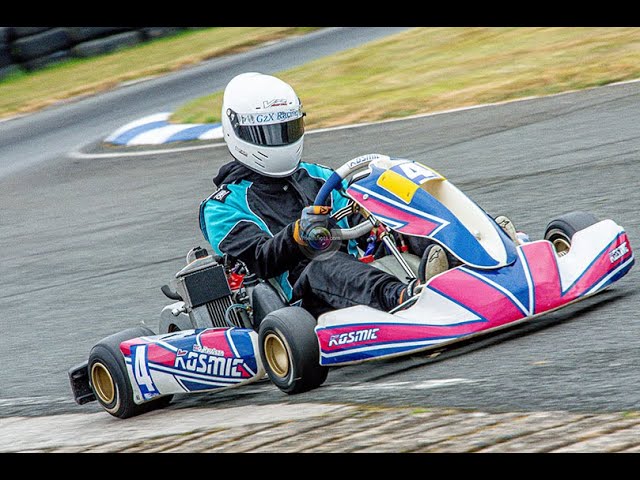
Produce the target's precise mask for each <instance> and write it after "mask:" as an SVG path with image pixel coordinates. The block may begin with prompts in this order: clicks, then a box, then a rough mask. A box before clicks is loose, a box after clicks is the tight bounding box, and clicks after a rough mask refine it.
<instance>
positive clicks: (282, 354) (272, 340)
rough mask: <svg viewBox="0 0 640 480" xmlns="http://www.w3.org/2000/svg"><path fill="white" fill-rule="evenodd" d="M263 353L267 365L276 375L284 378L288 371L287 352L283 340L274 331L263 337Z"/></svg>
mask: <svg viewBox="0 0 640 480" xmlns="http://www.w3.org/2000/svg"><path fill="white" fill-rule="evenodd" d="M264 353H265V357H267V363H268V364H269V367H270V368H271V370H272V371H273V373H275V374H276V375H277V376H278V377H280V378H284V377H286V376H287V374H288V373H289V354H288V352H287V347H286V346H285V345H284V342H283V341H282V340H280V337H278V336H277V335H276V334H274V333H270V334H268V335H267V336H266V338H265V339H264Z"/></svg>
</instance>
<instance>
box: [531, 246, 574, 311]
mask: <svg viewBox="0 0 640 480" xmlns="http://www.w3.org/2000/svg"><path fill="white" fill-rule="evenodd" d="M522 253H523V254H524V256H525V258H526V259H527V265H528V267H529V272H530V273H531V279H532V281H533V285H534V305H535V311H534V313H541V312H544V311H546V310H549V309H551V308H555V307H558V306H560V305H562V304H563V303H566V302H568V301H569V300H570V299H566V300H565V299H563V298H562V289H561V286H560V274H559V272H558V262H557V260H556V253H555V250H554V248H553V246H552V245H551V243H549V242H533V243H529V244H526V245H523V246H522Z"/></svg>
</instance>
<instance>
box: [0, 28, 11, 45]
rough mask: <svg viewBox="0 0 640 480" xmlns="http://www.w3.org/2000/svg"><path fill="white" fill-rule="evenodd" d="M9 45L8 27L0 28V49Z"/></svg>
mask: <svg viewBox="0 0 640 480" xmlns="http://www.w3.org/2000/svg"><path fill="white" fill-rule="evenodd" d="M8 43H9V27H0V48H2V47H6V46H7V44H8Z"/></svg>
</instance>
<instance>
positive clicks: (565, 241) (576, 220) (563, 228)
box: [544, 211, 599, 257]
mask: <svg viewBox="0 0 640 480" xmlns="http://www.w3.org/2000/svg"><path fill="white" fill-rule="evenodd" d="M598 221H599V220H598V218H597V217H596V216H595V215H593V214H592V213H589V212H581V211H575V212H569V213H565V214H564V215H561V216H559V217H558V218H556V219H554V220H552V221H551V222H549V224H548V225H547V228H546V230H545V232H544V239H545V240H548V241H550V242H551V243H552V244H553V248H554V249H555V251H556V253H557V254H558V256H559V257H561V256H563V255H566V254H567V253H569V250H570V249H571V241H572V239H573V236H574V235H575V233H576V232H579V231H580V230H584V229H585V228H587V227H589V226H591V225H593V224H595V223H598Z"/></svg>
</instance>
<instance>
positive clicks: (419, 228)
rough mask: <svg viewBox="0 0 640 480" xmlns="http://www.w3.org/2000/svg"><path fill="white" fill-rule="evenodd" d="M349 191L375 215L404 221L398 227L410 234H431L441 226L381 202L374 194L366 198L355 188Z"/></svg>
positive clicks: (399, 229) (399, 230) (400, 230)
mask: <svg viewBox="0 0 640 480" xmlns="http://www.w3.org/2000/svg"><path fill="white" fill-rule="evenodd" d="M348 192H349V195H351V196H352V197H353V198H354V199H356V200H357V201H358V202H359V203H361V204H362V205H364V207H365V208H366V209H367V210H369V211H370V212H371V213H373V214H374V215H380V216H383V217H388V218H390V219H392V220H395V221H398V222H400V223H404V224H405V225H403V226H402V227H400V228H398V229H397V231H398V232H402V233H406V234H409V235H430V234H431V232H433V231H434V230H435V229H436V228H438V227H439V226H440V224H439V223H436V222H431V221H429V220H427V219H426V218H424V217H420V216H418V215H414V214H412V213H410V212H407V211H406V210H402V209H401V208H398V207H395V206H393V205H389V204H387V203H384V202H381V201H380V200H378V199H376V198H374V197H372V196H369V197H368V198H367V199H366V200H365V199H364V195H363V193H362V192H359V191H358V190H355V189H353V188H351V189H349V190H348Z"/></svg>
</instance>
